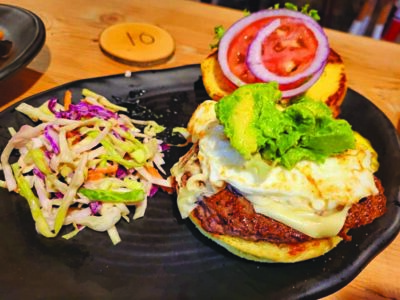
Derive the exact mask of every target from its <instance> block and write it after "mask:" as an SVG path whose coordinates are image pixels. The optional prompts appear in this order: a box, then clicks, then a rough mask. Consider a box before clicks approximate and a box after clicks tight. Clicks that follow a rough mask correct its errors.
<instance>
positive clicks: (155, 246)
mask: <svg viewBox="0 0 400 300" xmlns="http://www.w3.org/2000/svg"><path fill="white" fill-rule="evenodd" d="M84 87H85V88H89V89H92V90H93V91H96V92H98V93H100V94H103V95H105V96H106V97H108V98H109V99H112V100H113V101H115V102H117V103H119V104H123V105H127V106H128V107H129V108H130V109H131V110H132V111H134V112H133V113H132V115H134V116H136V117H138V118H139V117H149V116H154V117H156V118H157V120H158V121H159V122H160V123H161V124H164V125H166V126H168V128H172V127H174V126H184V125H186V122H187V121H188V119H189V117H190V115H191V113H192V112H193V110H194V109H195V107H196V106H197V105H198V104H199V103H200V102H201V101H203V100H205V99H207V98H208V96H207V94H206V92H205V90H204V87H203V85H202V82H201V77H200V71H199V67H198V65H191V66H185V67H180V68H176V69H168V70H161V71H145V72H139V73H134V74H133V75H132V77H131V78H125V77H124V76H123V75H117V76H111V77H102V78H94V79H88V80H82V81H76V82H72V83H69V84H66V85H63V86H60V87H57V88H55V89H52V90H49V91H46V92H44V93H41V94H39V95H36V96H33V97H30V98H28V99H26V102H28V103H30V104H33V105H39V104H41V103H43V102H44V101H45V100H47V99H49V98H51V97H54V96H56V97H60V98H62V95H63V93H64V91H65V90H66V89H71V90H72V91H73V94H74V96H75V99H74V101H77V100H78V96H79V95H80V91H81V89H82V88H84ZM137 102H139V104H137ZM14 107H15V106H14ZM14 107H10V108H9V109H7V110H6V111H4V112H2V113H0V119H1V120H2V124H4V125H3V127H0V146H1V147H2V148H3V147H4V145H5V143H6V142H7V140H8V133H7V128H6V127H8V126H14V127H16V128H19V127H20V126H21V125H22V124H26V123H30V121H29V120H28V119H27V118H26V117H25V116H22V115H21V114H20V113H18V112H16V111H15V110H14ZM144 108H146V110H145V111H143V109H144ZM342 116H343V117H344V118H345V119H347V120H348V121H349V122H350V123H351V124H352V125H353V127H354V129H355V130H357V131H359V132H361V133H362V134H363V135H365V136H366V137H368V138H369V139H370V140H371V142H372V144H373V146H374V147H375V149H376V150H377V151H378V153H379V155H380V163H381V167H380V170H379V173H378V176H379V177H380V178H381V179H382V182H383V185H384V187H385V188H386V195H387V197H388V204H387V207H388V212H387V213H386V214H385V215H384V216H383V217H382V218H380V219H378V220H376V221H375V222H374V223H372V224H370V225H368V226H365V227H363V228H361V229H359V230H354V232H351V233H352V236H353V240H352V241H351V242H349V243H341V244H340V245H339V246H338V247H337V248H335V249H334V250H333V251H331V252H330V253H329V254H327V255H325V256H323V257H320V258H318V259H313V260H310V261H306V262H301V263H296V264H286V265H285V264H261V263H255V262H249V261H246V260H243V259H240V258H237V257H235V256H233V255H231V254H229V253H227V252H226V251H225V250H224V249H222V248H221V247H219V246H217V245H216V244H214V243H212V242H210V241H208V240H207V239H205V238H203V237H202V236H201V235H199V234H198V232H197V230H195V229H194V228H193V226H192V225H191V224H190V222H188V221H183V220H181V219H180V217H179V214H178V213H177V209H176V206H175V196H174V195H168V194H165V193H158V194H157V195H156V197H155V198H152V199H151V201H150V203H149V207H148V210H147V212H146V215H145V217H144V218H143V219H140V220H137V221H132V222H131V223H130V224H127V223H126V222H121V223H120V224H119V229H120V233H121V237H122V243H120V244H118V245H117V246H112V244H111V242H110V240H109V238H108V235H107V234H106V233H97V232H93V231H89V230H86V231H84V232H82V233H80V234H79V235H78V236H77V237H75V238H74V239H72V240H68V241H66V240H63V239H62V238H55V239H46V238H43V237H41V236H39V235H38V234H37V233H36V232H35V229H34V226H33V222H32V218H31V216H30V212H29V209H28V206H27V203H26V202H25V200H24V199H22V198H21V197H19V196H17V195H15V194H9V193H8V192H7V191H5V190H0V199H1V201H0V236H1V244H0V289H1V292H0V294H1V295H7V297H8V298H14V299H22V298H23V297H25V298H29V299H32V298H41V299H42V298H45V299H48V298H57V299H60V298H67V299H76V298H80V299H99V298H114V299H119V298H130V299H207V298H212V299H229V298H231V299H238V298H239V299H241V298H243V299H258V298H260V299H261V298H262V299H278V298H280V299H292V298H318V297H322V296H325V295H328V294H330V293H333V292H335V291H337V290H338V289H340V288H342V287H343V286H345V285H346V284H347V283H349V282H350V281H351V280H352V279H353V278H354V277H355V276H356V275H357V274H358V273H359V272H360V271H361V270H362V269H363V268H364V267H365V266H366V265H367V264H368V262H370V261H371V260H372V259H373V258H374V257H375V256H376V255H377V254H378V253H379V252H380V251H382V250H383V249H384V248H385V247H386V246H387V245H388V244H389V243H390V242H391V241H392V240H393V239H394V238H395V236H396V235H397V233H398V231H399V229H400V207H399V199H398V192H399V175H400V173H399V170H400V147H399V141H398V137H397V134H396V131H395V129H394V128H393V126H392V124H391V123H390V122H389V120H388V119H387V118H386V117H385V116H384V114H383V113H382V112H381V111H379V110H378V109H377V108H376V107H375V106H374V105H373V104H372V103H371V102H369V101H368V100H366V99H365V98H363V97H362V96H360V95H359V94H357V93H355V92H354V91H351V90H350V91H349V92H348V94H347V97H346V100H345V102H344V104H343V114H342ZM185 150H186V149H182V148H180V149H179V148H178V149H175V148H173V149H171V150H170V151H169V153H168V156H167V165H168V167H169V166H171V165H172V164H173V163H174V162H175V161H176V160H177V159H178V157H179V156H180V155H181V154H182V153H183V152H184V151H185ZM388 280H395V279H394V278H388Z"/></svg>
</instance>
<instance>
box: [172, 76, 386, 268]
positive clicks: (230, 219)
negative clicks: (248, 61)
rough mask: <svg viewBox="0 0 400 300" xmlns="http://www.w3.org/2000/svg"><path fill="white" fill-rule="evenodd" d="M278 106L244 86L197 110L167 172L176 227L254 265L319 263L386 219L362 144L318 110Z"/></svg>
mask: <svg viewBox="0 0 400 300" xmlns="http://www.w3.org/2000/svg"><path fill="white" fill-rule="evenodd" d="M283 100H284V99H283V97H282V92H281V90H280V89H279V85H278V84H277V83H254V84H246V85H243V86H241V87H239V88H237V89H235V90H234V91H233V92H232V93H231V94H229V95H227V96H225V97H223V98H222V99H220V100H219V101H214V100H207V101H205V102H203V103H202V104H200V105H199V106H198V108H197V109H196V110H195V112H194V113H193V115H192V117H191V119H190V121H189V124H188V131H189V133H190V137H191V142H192V143H193V144H192V147H191V149H190V150H189V151H188V152H187V153H186V154H185V155H184V156H183V157H181V158H180V160H179V162H177V163H176V164H175V165H174V166H173V168H172V169H171V174H172V176H173V178H174V181H175V187H176V191H177V204H178V209H179V211H180V214H181V216H182V218H190V220H191V221H192V222H193V223H194V224H195V225H196V227H197V228H198V229H199V230H200V232H201V233H203V234H204V235H205V236H207V237H208V238H210V239H212V240H213V241H215V242H216V243H218V244H219V245H221V246H223V247H225V248H226V249H227V250H228V251H230V252H232V253H234V254H236V255H238V256H240V257H242V258H245V259H249V260H254V261H259V262H283V263H291V262H298V261H303V260H307V259H311V258H315V257H318V256H321V255H323V254H325V253H326V252H328V251H330V250H331V249H333V248H334V247H335V246H337V245H338V244H339V243H340V242H341V241H343V240H345V241H349V240H351V236H350V234H351V230H353V229H354V228H357V227H360V226H363V225H366V224H369V223H371V222H373V220H374V219H376V218H378V217H380V216H381V215H383V214H384V212H385V210H386V198H385V196H384V194H383V188H382V186H381V184H380V181H379V179H377V178H376V177H375V176H374V173H375V172H376V171H377V169H378V160H377V153H376V152H375V151H374V149H373V148H372V147H371V145H370V143H369V142H368V141H367V140H366V139H365V138H363V137H362V136H361V135H359V134H358V133H356V132H353V130H352V129H351V126H350V125H349V124H348V123H347V122H346V121H345V120H341V119H337V118H334V117H333V113H332V111H331V110H330V109H329V107H328V106H327V105H326V104H325V103H323V102H321V101H315V100H313V99H311V98H310V97H308V96H305V95H303V96H300V97H297V98H296V100H294V101H292V102H291V103H290V104H288V103H287V102H285V101H283Z"/></svg>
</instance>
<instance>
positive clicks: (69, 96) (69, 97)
mask: <svg viewBox="0 0 400 300" xmlns="http://www.w3.org/2000/svg"><path fill="white" fill-rule="evenodd" d="M71 102H72V93H71V91H70V90H66V91H65V94H64V109H65V110H68V109H69V106H70V105H71Z"/></svg>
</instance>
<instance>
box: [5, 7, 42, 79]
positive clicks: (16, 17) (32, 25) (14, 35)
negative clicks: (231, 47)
mask: <svg viewBox="0 0 400 300" xmlns="http://www.w3.org/2000/svg"><path fill="white" fill-rule="evenodd" d="M0 30H2V31H3V32H4V33H5V36H4V39H6V40H10V41H11V42H12V43H13V48H12V50H11V53H10V55H9V56H7V58H0V80H1V79H3V78H5V77H7V76H9V75H11V74H13V73H14V72H16V71H17V70H19V69H21V68H22V67H24V66H26V65H27V64H28V63H29V62H30V61H31V60H32V59H33V58H34V57H35V56H36V55H37V54H38V53H39V51H40V49H42V47H43V45H44V42H45V39H46V30H45V27H44V24H43V22H42V20H41V19H40V18H39V17H38V16H37V15H35V14H34V13H32V12H30V11H28V10H26V9H23V8H20V7H16V6H11V5H6V4H0Z"/></svg>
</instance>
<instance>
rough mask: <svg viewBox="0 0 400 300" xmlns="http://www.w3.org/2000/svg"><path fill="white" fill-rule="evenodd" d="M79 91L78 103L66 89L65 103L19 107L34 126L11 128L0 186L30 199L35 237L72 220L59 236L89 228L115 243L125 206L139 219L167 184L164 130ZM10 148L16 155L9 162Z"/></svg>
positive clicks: (125, 216) (52, 232)
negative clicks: (131, 209)
mask: <svg viewBox="0 0 400 300" xmlns="http://www.w3.org/2000/svg"><path fill="white" fill-rule="evenodd" d="M82 95H83V98H82V99H81V101H80V102H79V103H77V104H73V103H72V101H71V99H72V95H71V93H70V91H66V93H65V98H64V105H61V104H60V103H58V100H57V99H56V98H52V99H49V100H48V101H46V102H45V103H43V104H42V105H41V106H39V107H33V106H31V105H29V104H27V103H21V104H20V105H19V106H17V107H16V110H17V111H19V112H21V113H23V114H25V115H27V116H28V117H30V118H31V119H32V120H33V121H34V122H38V125H36V126H30V125H23V126H22V127H21V128H20V129H19V130H18V131H16V130H15V129H13V128H9V132H10V134H11V139H10V140H9V141H8V143H7V145H6V146H5V148H4V149H3V152H2V154H1V166H2V170H3V173H4V179H5V180H4V181H0V184H1V186H2V187H4V188H6V189H8V191H10V192H16V193H18V194H19V195H21V196H22V197H24V198H25V199H26V200H27V202H28V204H29V207H30V210H31V214H32V217H33V219H34V221H35V226H36V231H37V232H38V233H39V234H41V235H43V236H45V237H49V238H51V237H56V236H57V235H58V234H59V233H60V231H61V229H62V228H63V227H64V226H66V225H72V226H73V227H72V228H73V229H72V230H70V231H69V232H68V233H66V234H63V237H64V238H66V239H69V238H72V237H74V236H75V235H76V234H78V233H79V232H80V231H81V230H82V229H84V228H86V227H88V228H90V229H93V230H96V231H107V233H108V234H109V236H110V238H111V240H112V242H113V244H117V243H119V242H120V241H121V238H120V236H119V234H118V231H117V229H116V224H117V223H118V222H119V221H120V219H121V218H122V219H125V220H126V221H128V222H129V220H130V218H129V214H130V210H129V208H128V207H129V206H134V207H135V212H134V214H133V219H137V218H140V217H143V215H144V213H145V210H146V207H147V200H148V198H149V197H151V196H153V195H154V194H155V193H156V192H157V190H158V189H159V188H160V187H161V188H163V189H166V190H168V189H170V188H171V182H170V180H169V178H165V177H166V176H165V171H164V170H163V168H162V165H163V164H164V159H163V158H164V154H163V150H165V146H164V144H163V142H162V141H161V140H160V139H158V138H157V134H158V133H160V132H162V131H163V130H164V129H165V128H164V127H163V126H161V125H159V124H158V123H156V122H155V121H151V120H150V121H142V120H135V119H132V118H129V117H128V116H127V115H126V114H123V113H122V112H126V111H127V109H126V108H124V107H121V106H118V105H115V104H113V103H112V102H110V101H109V100H107V99H106V98H105V97H103V96H101V95H98V94H96V93H94V92H92V91H90V90H88V89H83V90H82ZM15 149H16V150H18V152H19V158H18V160H17V161H16V162H14V163H10V156H11V153H12V151H14V150H15ZM162 174H163V175H162Z"/></svg>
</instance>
